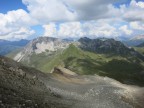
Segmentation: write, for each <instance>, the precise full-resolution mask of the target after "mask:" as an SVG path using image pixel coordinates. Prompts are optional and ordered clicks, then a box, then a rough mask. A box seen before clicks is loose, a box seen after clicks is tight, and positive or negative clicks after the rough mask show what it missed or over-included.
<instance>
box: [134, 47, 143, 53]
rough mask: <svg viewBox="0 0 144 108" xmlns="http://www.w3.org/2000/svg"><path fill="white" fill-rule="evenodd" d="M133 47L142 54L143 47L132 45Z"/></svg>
mask: <svg viewBox="0 0 144 108" xmlns="http://www.w3.org/2000/svg"><path fill="white" fill-rule="evenodd" d="M134 49H135V50H136V51H138V52H140V53H141V54H143V55H144V47H134Z"/></svg>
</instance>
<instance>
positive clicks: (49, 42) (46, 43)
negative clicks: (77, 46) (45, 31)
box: [14, 37, 70, 62]
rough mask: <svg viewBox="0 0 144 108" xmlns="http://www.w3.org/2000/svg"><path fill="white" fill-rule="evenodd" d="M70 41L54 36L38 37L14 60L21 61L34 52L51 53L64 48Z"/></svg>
mask: <svg viewBox="0 0 144 108" xmlns="http://www.w3.org/2000/svg"><path fill="white" fill-rule="evenodd" d="M69 44H70V42H68V41H66V40H62V39H58V38H53V37H38V38H36V39H34V40H32V41H31V42H29V43H28V44H27V46H26V47H24V49H23V50H22V51H21V52H19V53H18V54H17V55H16V56H15V58H14V60H16V61H18V62H19V61H21V60H22V59H28V57H29V56H31V55H32V54H41V53H43V52H47V53H49V54H51V53H52V52H55V51H57V50H63V49H65V48H67V47H68V45H69Z"/></svg>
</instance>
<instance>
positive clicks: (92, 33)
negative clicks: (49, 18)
mask: <svg viewBox="0 0 144 108" xmlns="http://www.w3.org/2000/svg"><path fill="white" fill-rule="evenodd" d="M57 26H58V28H56V25H54V23H53V24H51V23H50V24H48V25H44V26H43V27H44V29H45V33H44V35H45V36H50V37H61V38H66V37H73V38H79V37H85V36H89V37H117V36H119V32H118V31H117V29H116V28H115V27H113V26H111V25H109V24H106V23H100V22H96V21H87V22H83V23H80V22H66V23H61V24H59V25H57ZM51 31H52V32H51Z"/></svg>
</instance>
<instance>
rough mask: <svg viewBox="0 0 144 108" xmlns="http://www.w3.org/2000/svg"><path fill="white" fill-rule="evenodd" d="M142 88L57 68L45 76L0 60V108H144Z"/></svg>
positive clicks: (2, 59) (8, 61) (7, 60)
mask: <svg viewBox="0 0 144 108" xmlns="http://www.w3.org/2000/svg"><path fill="white" fill-rule="evenodd" d="M143 96H144V88H142V87H136V86H129V85H124V84H121V83H119V82H117V81H115V80H112V79H110V78H107V77H99V76H96V75H94V76H90V75H87V76H85V75H82V76H78V75H77V74H74V73H73V72H71V71H68V70H67V69H64V68H62V67H57V68H55V69H54V70H53V73H52V74H44V73H41V72H40V71H38V70H35V69H33V68H28V67H25V66H23V65H21V64H19V63H17V62H14V61H13V60H10V59H8V58H4V57H0V108H143V105H144V104H143V101H144V97H143Z"/></svg>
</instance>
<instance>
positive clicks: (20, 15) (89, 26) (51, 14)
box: [0, 0, 144, 39]
mask: <svg viewBox="0 0 144 108" xmlns="http://www.w3.org/2000/svg"><path fill="white" fill-rule="evenodd" d="M116 1H117V2H115V1H114V0H109V1H105V0H79V1H77V0H47V1H39V0H23V1H21V0H1V1H0V19H1V21H0V39H22V38H27V39H32V38H35V37H38V36H54V37H60V38H65V37H82V36H89V37H120V36H127V37H132V36H134V35H141V34H144V24H143V23H144V16H143V12H144V0H116ZM110 4H111V5H110ZM122 5H123V6H122ZM101 7H103V8H101ZM71 9H72V10H73V11H71ZM112 35H113V36H112Z"/></svg>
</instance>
